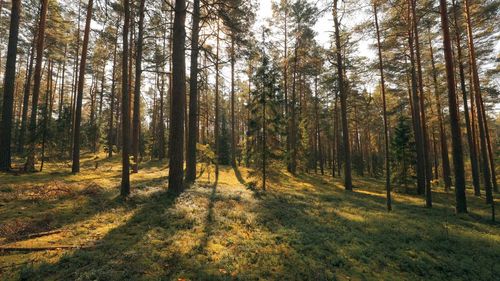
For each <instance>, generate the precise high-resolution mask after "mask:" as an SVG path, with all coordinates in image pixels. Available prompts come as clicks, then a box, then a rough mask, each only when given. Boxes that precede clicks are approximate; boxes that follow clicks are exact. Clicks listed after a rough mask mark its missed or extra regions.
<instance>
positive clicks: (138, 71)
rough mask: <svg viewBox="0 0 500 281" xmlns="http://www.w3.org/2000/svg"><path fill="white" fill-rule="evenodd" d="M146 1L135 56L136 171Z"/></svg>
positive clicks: (142, 10) (134, 152)
mask: <svg viewBox="0 0 500 281" xmlns="http://www.w3.org/2000/svg"><path fill="white" fill-rule="evenodd" d="M144 2H145V0H141V2H140V6H139V32H138V34H137V44H136V45H137V46H136V57H135V86H134V117H133V121H132V123H133V130H132V153H133V155H134V166H133V167H132V170H133V172H134V173H137V172H138V171H139V135H140V130H141V120H140V118H141V75H142V47H143V41H144V40H143V38H144Z"/></svg>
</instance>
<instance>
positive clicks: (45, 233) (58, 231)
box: [26, 230, 62, 238]
mask: <svg viewBox="0 0 500 281" xmlns="http://www.w3.org/2000/svg"><path fill="white" fill-rule="evenodd" d="M61 232H62V230H52V231H44V232H38V233H32V234H29V235H27V236H26V237H27V238H39V237H43V236H48V235H52V234H58V233H61Z"/></svg>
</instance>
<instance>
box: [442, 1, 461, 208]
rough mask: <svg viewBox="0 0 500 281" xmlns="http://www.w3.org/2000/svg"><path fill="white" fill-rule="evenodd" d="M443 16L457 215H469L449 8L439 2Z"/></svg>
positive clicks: (443, 2) (444, 3)
mask: <svg viewBox="0 0 500 281" xmlns="http://www.w3.org/2000/svg"><path fill="white" fill-rule="evenodd" d="M439 7H440V14H441V30H442V32H443V46H444V57H445V61H446V78H447V79H446V82H447V86H448V106H449V111H450V125H451V135H452V139H451V141H452V148H453V167H454V170H455V197H456V206H455V209H456V211H457V213H467V200H466V197H465V170H464V159H463V152H462V135H461V132H460V124H459V116H458V105H457V96H456V93H455V86H456V84H455V74H454V72H453V71H454V62H453V51H452V48H451V39H450V31H449V24H448V8H447V5H446V0H439Z"/></svg>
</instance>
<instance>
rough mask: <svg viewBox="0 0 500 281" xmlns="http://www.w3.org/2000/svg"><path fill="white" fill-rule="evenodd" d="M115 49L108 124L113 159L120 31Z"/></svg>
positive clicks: (109, 145)
mask: <svg viewBox="0 0 500 281" xmlns="http://www.w3.org/2000/svg"><path fill="white" fill-rule="evenodd" d="M115 36H116V37H115V42H114V44H115V48H114V51H113V71H112V74H111V96H110V98H109V99H110V102H109V123H108V158H111V157H113V144H114V143H113V126H114V120H113V119H114V116H115V91H116V82H115V76H116V53H117V49H118V30H117V32H116V34H115Z"/></svg>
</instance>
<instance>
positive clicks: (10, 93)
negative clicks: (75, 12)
mask: <svg viewBox="0 0 500 281" xmlns="http://www.w3.org/2000/svg"><path fill="white" fill-rule="evenodd" d="M0 13H1V9H0ZM20 14H21V0H12V8H11V13H10V27H9V28H10V30H9V43H8V47H7V62H6V65H5V69H6V72H5V77H4V84H3V86H4V87H3V90H4V91H3V107H2V123H1V128H0V131H1V132H2V136H1V137H0V170H1V171H8V170H10V165H11V140H12V120H13V111H14V108H13V106H14V92H15V84H16V58H17V42H18V39H19V18H20Z"/></svg>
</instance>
